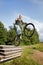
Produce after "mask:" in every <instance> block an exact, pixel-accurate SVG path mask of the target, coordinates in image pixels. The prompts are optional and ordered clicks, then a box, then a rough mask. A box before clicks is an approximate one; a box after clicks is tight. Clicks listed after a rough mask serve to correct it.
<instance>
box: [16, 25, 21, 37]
mask: <svg viewBox="0 0 43 65" xmlns="http://www.w3.org/2000/svg"><path fill="white" fill-rule="evenodd" d="M15 27H16V33H17V35H18V37H19V38H21V34H22V30H21V28H20V26H19V25H15Z"/></svg>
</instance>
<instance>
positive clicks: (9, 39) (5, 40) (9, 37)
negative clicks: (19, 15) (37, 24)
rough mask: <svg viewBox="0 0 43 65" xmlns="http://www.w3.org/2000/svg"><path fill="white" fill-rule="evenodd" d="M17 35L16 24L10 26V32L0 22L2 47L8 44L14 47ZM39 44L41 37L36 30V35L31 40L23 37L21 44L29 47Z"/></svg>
mask: <svg viewBox="0 0 43 65" xmlns="http://www.w3.org/2000/svg"><path fill="white" fill-rule="evenodd" d="M15 35H16V31H15V28H14V24H13V27H12V26H10V28H9V30H7V29H6V28H5V27H4V24H3V23H2V22H1V21H0V45H6V44H9V45H10V44H11V45H14V38H15ZM38 42H39V35H38V32H37V31H36V30H35V33H34V35H33V36H32V37H31V38H29V39H28V38H27V37H26V36H23V41H22V42H21V45H22V43H23V44H25V45H28V44H36V43H38Z"/></svg>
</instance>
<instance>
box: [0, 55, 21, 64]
mask: <svg viewBox="0 0 43 65" xmlns="http://www.w3.org/2000/svg"><path fill="white" fill-rule="evenodd" d="M20 56H21V54H19V55H16V56H12V57H8V58H5V59H2V60H0V63H2V62H6V61H9V60H12V59H14V58H17V57H20Z"/></svg>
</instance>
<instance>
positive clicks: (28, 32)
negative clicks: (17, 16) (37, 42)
mask: <svg viewBox="0 0 43 65" xmlns="http://www.w3.org/2000/svg"><path fill="white" fill-rule="evenodd" d="M22 27H23V31H22V32H24V33H22V34H20V36H22V37H23V35H25V36H26V37H27V38H28V39H29V38H30V37H32V36H33V34H34V32H35V26H34V24H33V23H27V24H25V25H23V26H22ZM20 36H18V35H16V36H15V39H14V42H15V43H14V45H15V46H19V45H20V42H21V40H22V39H21V38H20Z"/></svg>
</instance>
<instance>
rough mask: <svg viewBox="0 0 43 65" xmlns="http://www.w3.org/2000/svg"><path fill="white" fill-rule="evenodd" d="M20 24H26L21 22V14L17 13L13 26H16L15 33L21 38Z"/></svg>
mask: <svg viewBox="0 0 43 65" xmlns="http://www.w3.org/2000/svg"><path fill="white" fill-rule="evenodd" d="M22 24H26V23H24V22H23V20H22V16H21V15H19V17H18V18H17V19H16V20H15V27H16V32H17V35H18V36H19V37H20V38H21V36H20V35H21V34H22V30H23V28H22Z"/></svg>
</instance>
